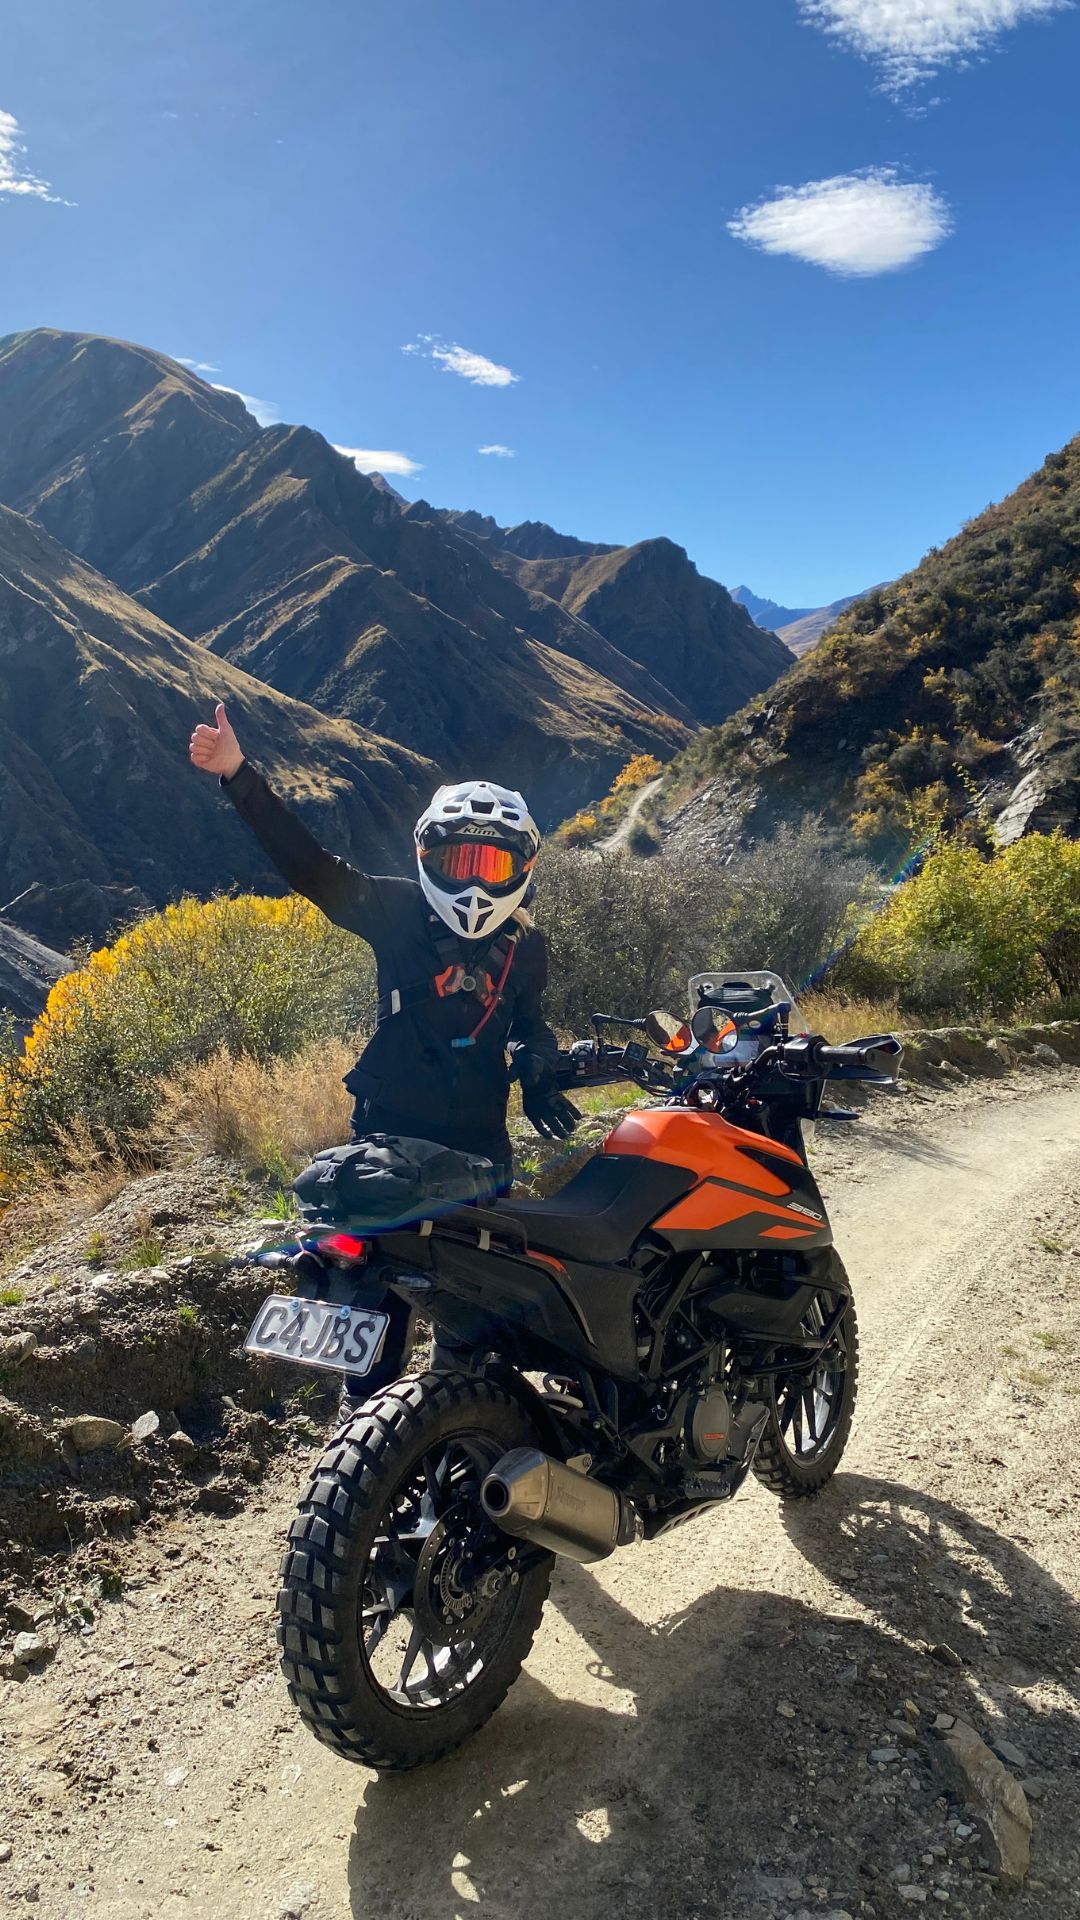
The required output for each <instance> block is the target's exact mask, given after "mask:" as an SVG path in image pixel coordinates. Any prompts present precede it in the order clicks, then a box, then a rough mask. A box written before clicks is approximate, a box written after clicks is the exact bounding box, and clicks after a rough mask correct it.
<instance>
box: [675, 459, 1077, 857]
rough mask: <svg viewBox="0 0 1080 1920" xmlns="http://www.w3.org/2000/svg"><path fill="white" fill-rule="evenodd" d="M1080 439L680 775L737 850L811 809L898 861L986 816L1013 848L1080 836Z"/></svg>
mask: <svg viewBox="0 0 1080 1920" xmlns="http://www.w3.org/2000/svg"><path fill="white" fill-rule="evenodd" d="M1078 584H1080V437H1078V438H1076V439H1074V440H1072V441H1070V442H1069V444H1068V446H1066V447H1065V448H1064V449H1063V450H1062V451H1061V452H1060V453H1055V454H1051V455H1050V457H1049V458H1048V459H1047V460H1046V462H1045V463H1044V465H1043V466H1042V467H1041V468H1040V469H1039V471H1038V472H1037V473H1035V474H1033V475H1032V476H1031V478H1030V479H1028V480H1025V481H1024V483H1023V485H1022V486H1020V487H1019V488H1018V489H1017V490H1016V492H1015V493H1013V494H1010V495H1009V497H1008V498H1007V499H1006V500H1003V501H1002V502H1001V503H1000V504H999V505H997V506H993V507H990V508H988V509H987V511H986V512H985V513H983V514H980V515H979V517H978V519H976V520H972V521H970V522H969V523H968V524H967V525H966V526H965V527H964V528H963V529H962V531H961V532H960V533H958V534H957V535H956V537H955V538H954V539H952V540H950V541H949V542H948V544H947V545H946V546H944V547H941V548H936V549H934V550H933V551H932V552H930V553H929V554H928V555H927V556H926V558H925V560H923V562H922V563H921V565H920V566H918V567H916V568H915V570H914V571H913V572H912V573H909V574H905V575H904V576H903V578H902V579H900V580H896V581H894V582H893V583H892V584H891V585H889V586H885V587H879V588H877V589H875V590H874V591H873V592H872V593H869V594H866V595H864V596H863V597H862V598H861V599H859V600H858V601H856V602H855V604H854V605H853V606H852V607H850V608H849V609H848V611H847V612H846V613H844V614H842V615H841V617H840V619H839V620H838V621H837V623H836V624H835V626H834V627H833V628H832V630H831V632H830V633H829V634H828V635H827V636H826V637H825V639H823V640H822V641H821V643H820V644H819V645H818V646H817V647H816V648H815V649H814V650H813V652H811V653H809V654H807V655H806V656H805V657H804V658H803V659H802V660H801V661H800V662H799V664H798V666H796V667H795V668H794V669H793V671H792V672H791V673H789V674H788V675H786V677H785V678H784V679H783V680H782V681H781V682H780V683H779V685H778V686H776V687H775V688H774V689H772V691H771V693H770V695H769V697H768V699H767V700H762V701H758V702H756V703H754V704H753V705H752V706H751V707H750V708H748V709H747V710H746V711H745V712H743V713H741V714H739V715H737V716H736V717H735V718H733V719H732V720H730V721H728V722H727V723H726V724H725V725H724V726H722V727H720V728H719V729H717V730H715V731H714V732H711V733H709V734H706V735H702V736H700V737H699V739H698V740H697V741H695V742H694V743H693V744H692V746H691V747H690V748H689V749H688V751H687V752H686V754H684V755H683V756H681V757H680V758H679V760H678V761H677V762H676V763H675V764H674V765H673V766H672V767H671V768H670V769H669V770H668V775H667V794H668V802H669V806H676V805H678V803H679V802H680V801H682V802H685V801H687V799H688V797H689V796H692V795H695V794H696V795H697V797H696V799H694V800H693V801H692V804H691V805H690V806H689V809H688V811H687V812H686V813H684V814H683V815H682V816H681V817H682V821H683V824H684V826H685V825H686V824H687V822H688V821H692V822H693V827H694V831H695V832H700V833H704V834H706V835H708V834H711V835H712V836H713V837H715V838H717V839H718V840H720V841H730V839H731V838H732V837H733V836H734V835H736V834H737V833H738V832H740V831H742V832H748V831H749V832H756V831H760V830H762V829H763V828H767V827H768V826H769V825H771V824H772V823H773V822H775V821H776V820H777V819H779V818H784V817H791V816H793V815H795V814H797V813H800V812H805V811H806V810H807V809H808V808H821V809H823V810H825V811H826V812H827V814H828V816H829V818H830V819H833V820H836V821H837V822H843V821H845V820H846V821H847V822H848V823H849V824H850V825H851V826H853V827H854V829H855V831H856V832H857V833H858V834H859V835H860V836H861V837H862V838H863V839H864V840H866V841H867V843H868V844H870V845H871V846H873V847H875V848H876V849H878V850H879V851H880V852H881V853H882V854H883V856H885V857H889V856H890V855H891V854H892V853H894V852H896V851H897V850H899V849H901V848H902V847H904V846H905V845H906V844H908V843H909V842H910V838H911V836H912V833H913V832H918V831H919V830H920V828H921V827H923V826H924V825H925V824H926V823H928V822H929V821H931V820H933V819H935V818H941V817H942V816H943V815H944V816H945V817H948V816H950V815H954V814H959V813H962V812H965V811H967V810H968V809H970V807H971V806H972V804H973V803H975V804H978V805H979V807H980V808H981V809H982V810H985V811H987V812H989V813H991V814H994V815H997V816H1000V817H1001V818H1002V819H1003V822H1004V826H1005V832H1006V834H1007V835H1008V836H1010V837H1014V836H1015V835H1016V834H1017V833H1022V832H1024V831H1025V830H1027V829H1030V828H1034V827H1053V826H1056V825H1060V826H1063V827H1064V828H1065V829H1066V830H1067V831H1070V832H1077V831H1078V830H1080V631H1078V619H1077V615H1078V605H1077V591H1078Z"/></svg>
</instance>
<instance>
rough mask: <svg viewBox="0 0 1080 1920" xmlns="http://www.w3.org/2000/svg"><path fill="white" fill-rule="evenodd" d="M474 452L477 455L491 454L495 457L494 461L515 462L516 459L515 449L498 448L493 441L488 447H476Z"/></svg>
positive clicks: (496, 442)
mask: <svg viewBox="0 0 1080 1920" xmlns="http://www.w3.org/2000/svg"><path fill="white" fill-rule="evenodd" d="M476 451H477V453H493V454H494V455H495V458H496V460H516V459H517V448H516V447H504V446H500V444H499V442H498V441H497V440H494V441H493V442H492V444H491V446H490V447H477V449H476Z"/></svg>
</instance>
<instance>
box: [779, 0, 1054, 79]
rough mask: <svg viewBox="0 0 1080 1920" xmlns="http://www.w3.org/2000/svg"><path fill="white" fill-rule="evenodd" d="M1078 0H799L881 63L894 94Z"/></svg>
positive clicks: (818, 22) (829, 29) (811, 16)
mask: <svg viewBox="0 0 1080 1920" xmlns="http://www.w3.org/2000/svg"><path fill="white" fill-rule="evenodd" d="M1072 3H1073V0H798V4H799V7H800V9H801V11H802V13H803V16H804V18H805V19H807V20H808V21H810V22H811V23H812V24H813V25H814V26H819V27H822V28H823V29H824V31H825V32H826V33H828V34H830V35H831V36H832V38H833V39H834V40H840V41H842V42H843V43H844V45H845V46H848V47H850V48H851V49H852V50H853V51H854V52H855V53H859V54H861V55H862V56H863V58H864V59H867V60H876V61H878V62H879V64H880V66H881V68H882V73H883V78H884V82H885V86H886V88H887V89H888V91H890V92H892V93H899V92H901V91H902V90H903V89H904V88H905V87H911V86H914V85H915V84H916V83H917V82H918V81H919V80H923V79H925V78H927V77H928V76H929V75H930V74H932V73H935V72H936V71H937V70H938V69H939V68H940V67H945V66H948V65H950V64H952V63H955V62H956V61H961V62H963V61H965V60H968V59H971V58H972V57H974V56H976V55H978V54H980V53H982V52H984V51H985V50H986V49H987V48H989V47H991V46H992V45H993V44H994V42H995V41H996V40H997V38H998V36H999V35H1000V34H1002V33H1005V32H1007V31H1008V29H1009V28H1010V27H1018V26H1020V25H1022V24H1023V22H1024V21H1025V20H1035V19H1039V18H1046V17H1048V16H1049V15H1050V14H1052V13H1060V12H1062V11H1063V10H1064V9H1065V8H1067V7H1069V6H1071V5H1072Z"/></svg>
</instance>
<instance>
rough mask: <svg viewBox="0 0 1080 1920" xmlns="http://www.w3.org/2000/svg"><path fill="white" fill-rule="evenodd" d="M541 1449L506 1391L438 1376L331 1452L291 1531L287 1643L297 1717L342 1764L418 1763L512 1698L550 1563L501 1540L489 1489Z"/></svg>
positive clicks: (381, 1408) (283, 1624)
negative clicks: (498, 1468)
mask: <svg viewBox="0 0 1080 1920" xmlns="http://www.w3.org/2000/svg"><path fill="white" fill-rule="evenodd" d="M536 1443H537V1434H536V1431H535V1429H534V1428H533V1426H532V1423H531V1422H530V1420H529V1419H528V1416H527V1414H526V1413H525V1411H524V1409H523V1408H522V1407H521V1406H520V1405H519V1404H518V1402H517V1401H516V1400H514V1399H512V1398H511V1397H510V1395H509V1394H507V1393H505V1392H504V1391H503V1390H502V1389H501V1388H499V1387H496V1386H495V1385H493V1384H492V1383H491V1382H490V1381H487V1380H484V1379H483V1378H477V1377H474V1376H468V1375H464V1374H453V1373H451V1374H447V1373H439V1374H424V1375H421V1376H420V1377H419V1378H415V1379H409V1380H400V1381H398V1382H397V1383H396V1384H395V1385H394V1386H392V1387H389V1388H387V1389H386V1391H385V1392H383V1393H381V1394H378V1395H377V1396H376V1397H375V1398H374V1399H372V1400H371V1401H369V1402H368V1403H367V1404H366V1405H365V1406H364V1408H363V1409H362V1411H361V1412H359V1413H357V1415H356V1416H355V1418H354V1419H352V1420H351V1421H350V1422H349V1423H348V1424H347V1425H346V1426H345V1427H343V1428H342V1429H341V1430H340V1431H339V1432H338V1433H337V1434H336V1435H335V1437H334V1439H333V1441H332V1443H331V1444H330V1446H329V1447H328V1448H327V1449H326V1452H325V1453H324V1454H323V1456H322V1458H321V1460H320V1461H319V1464H318V1466H317V1467H316V1469H315V1473H314V1475H313V1477H312V1480H311V1483H310V1485H309V1487H308V1490H307V1493H306V1495H305V1497H304V1499H303V1500H302V1502H301V1504H300V1508H299V1511H298V1513H297V1515H296V1518H295V1520H294V1521H293V1523H292V1526H291V1528H290V1529H289V1543H288V1548H287V1550H286V1553H285V1556H284V1559H283V1561H282V1567H281V1588H280V1591H279V1593H278V1645H279V1647H280V1649H281V1666H282V1671H283V1673H284V1675H285V1679H286V1682H287V1684H288V1689H289V1694H290V1696H291V1698H292V1700H293V1703H294V1705H295V1706H296V1707H297V1709H298V1711H299V1713H300V1717H301V1719H302V1720H303V1721H304V1722H305V1724H306V1725H307V1726H308V1727H309V1728H310V1730H311V1732H312V1733H313V1734H314V1735H315V1737H316V1739H318V1740H320V1741H322V1743H323V1745H324V1746H327V1747H330V1748H331V1749H332V1750H333V1752H335V1753H336V1754H339V1755H340V1756H341V1758H342V1759H346V1760H355V1761H358V1762H361V1763H362V1764H364V1765H366V1766H370V1767H375V1768H377V1769H379V1770H380V1771H391V1770H402V1769H407V1768H412V1767H418V1766H424V1765H426V1764H428V1763H429V1762H431V1761H433V1760H438V1759H441V1757H442V1756H443V1754H445V1753H449V1752H450V1751H451V1750H452V1749H453V1748H454V1747H457V1746H460V1744H461V1743H462V1741H464V1740H466V1739H468V1737H469V1736H470V1734H472V1733H475V1732H476V1730H477V1729H478V1728H479V1727H481V1726H482V1725H483V1724H484V1722H485V1721H486V1720H487V1719H489V1718H490V1716H491V1715H492V1714H493V1713H494V1712H495V1709H496V1708H497V1707H498V1706H499V1705H500V1704H501V1702H502V1701H503V1699H504V1698H505V1696H506V1694H507V1692H508V1691H509V1688H510V1687H511V1685H512V1683H513V1682H514V1680H515V1679H516V1678H517V1676H518V1673H519V1672H520V1670H521V1667H522V1664H523V1662H524V1660H525V1657H526V1655H527V1654H528V1651H529V1648H530V1646H531V1645H532V1641H533V1637H534V1635H535V1633H536V1629H537V1627H538V1626H539V1624H540V1617H541V1614H542V1612H543V1607H544V1602H545V1600H546V1598H547V1592H548V1587H549V1584H550V1580H551V1567H552V1556H551V1555H550V1554H543V1555H538V1554H537V1553H536V1552H535V1551H534V1550H532V1549H525V1548H522V1546H521V1543H520V1542H516V1541H513V1540H511V1539H510V1538H509V1537H508V1536H503V1535H501V1534H499V1533H498V1530H497V1529H496V1528H494V1527H493V1526H492V1524H491V1523H490V1522H489V1521H487V1519H486V1517H485V1515H484V1514H483V1511H482V1509H481V1508H480V1505H479V1498H478V1496H479V1487H480V1481H481V1480H482V1479H483V1477H484V1475H485V1473H487V1472H488V1471H490V1468H491V1467H492V1466H494V1464H495V1462H496V1460H497V1459H499V1458H500V1456H501V1455H502V1454H504V1453H507V1452H509V1450H510V1449H511V1448H512V1447H520V1446H529V1445H536ZM519 1559H520V1561H521V1563H522V1564H521V1565H520V1567H519V1566H518V1565H517V1564H516V1563H517V1562H518V1560H519Z"/></svg>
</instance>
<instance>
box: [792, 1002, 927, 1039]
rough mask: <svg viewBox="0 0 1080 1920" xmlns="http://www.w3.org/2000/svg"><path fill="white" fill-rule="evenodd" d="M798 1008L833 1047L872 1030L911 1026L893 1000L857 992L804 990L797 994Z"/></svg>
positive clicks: (892, 1029) (889, 1029) (896, 1029)
mask: <svg viewBox="0 0 1080 1920" xmlns="http://www.w3.org/2000/svg"><path fill="white" fill-rule="evenodd" d="M799 1011H800V1013H801V1014H802V1016H803V1019H804V1020H805V1021H806V1024H807V1026H808V1027H810V1028H811V1029H812V1030H813V1032H814V1033H820V1034H821V1035H823V1037H824V1038H825V1039H826V1040H827V1041H828V1043H829V1045H830V1046H832V1047H839V1046H843V1045H844V1043H845V1042H846V1041H848V1040H860V1039H862V1038H863V1037H864V1036H866V1035H868V1034H871V1033H896V1032H898V1031H901V1030H902V1029H903V1028H904V1027H910V1026H911V1024H912V1022H911V1017H910V1015H905V1014H902V1013H901V1011H900V1008H899V1006H898V1005H897V1003H896V1001H895V1000H869V999H864V998H862V997H860V996H859V995H858V994H847V993H829V992H823V993H806V994H800V995H799Z"/></svg>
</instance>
